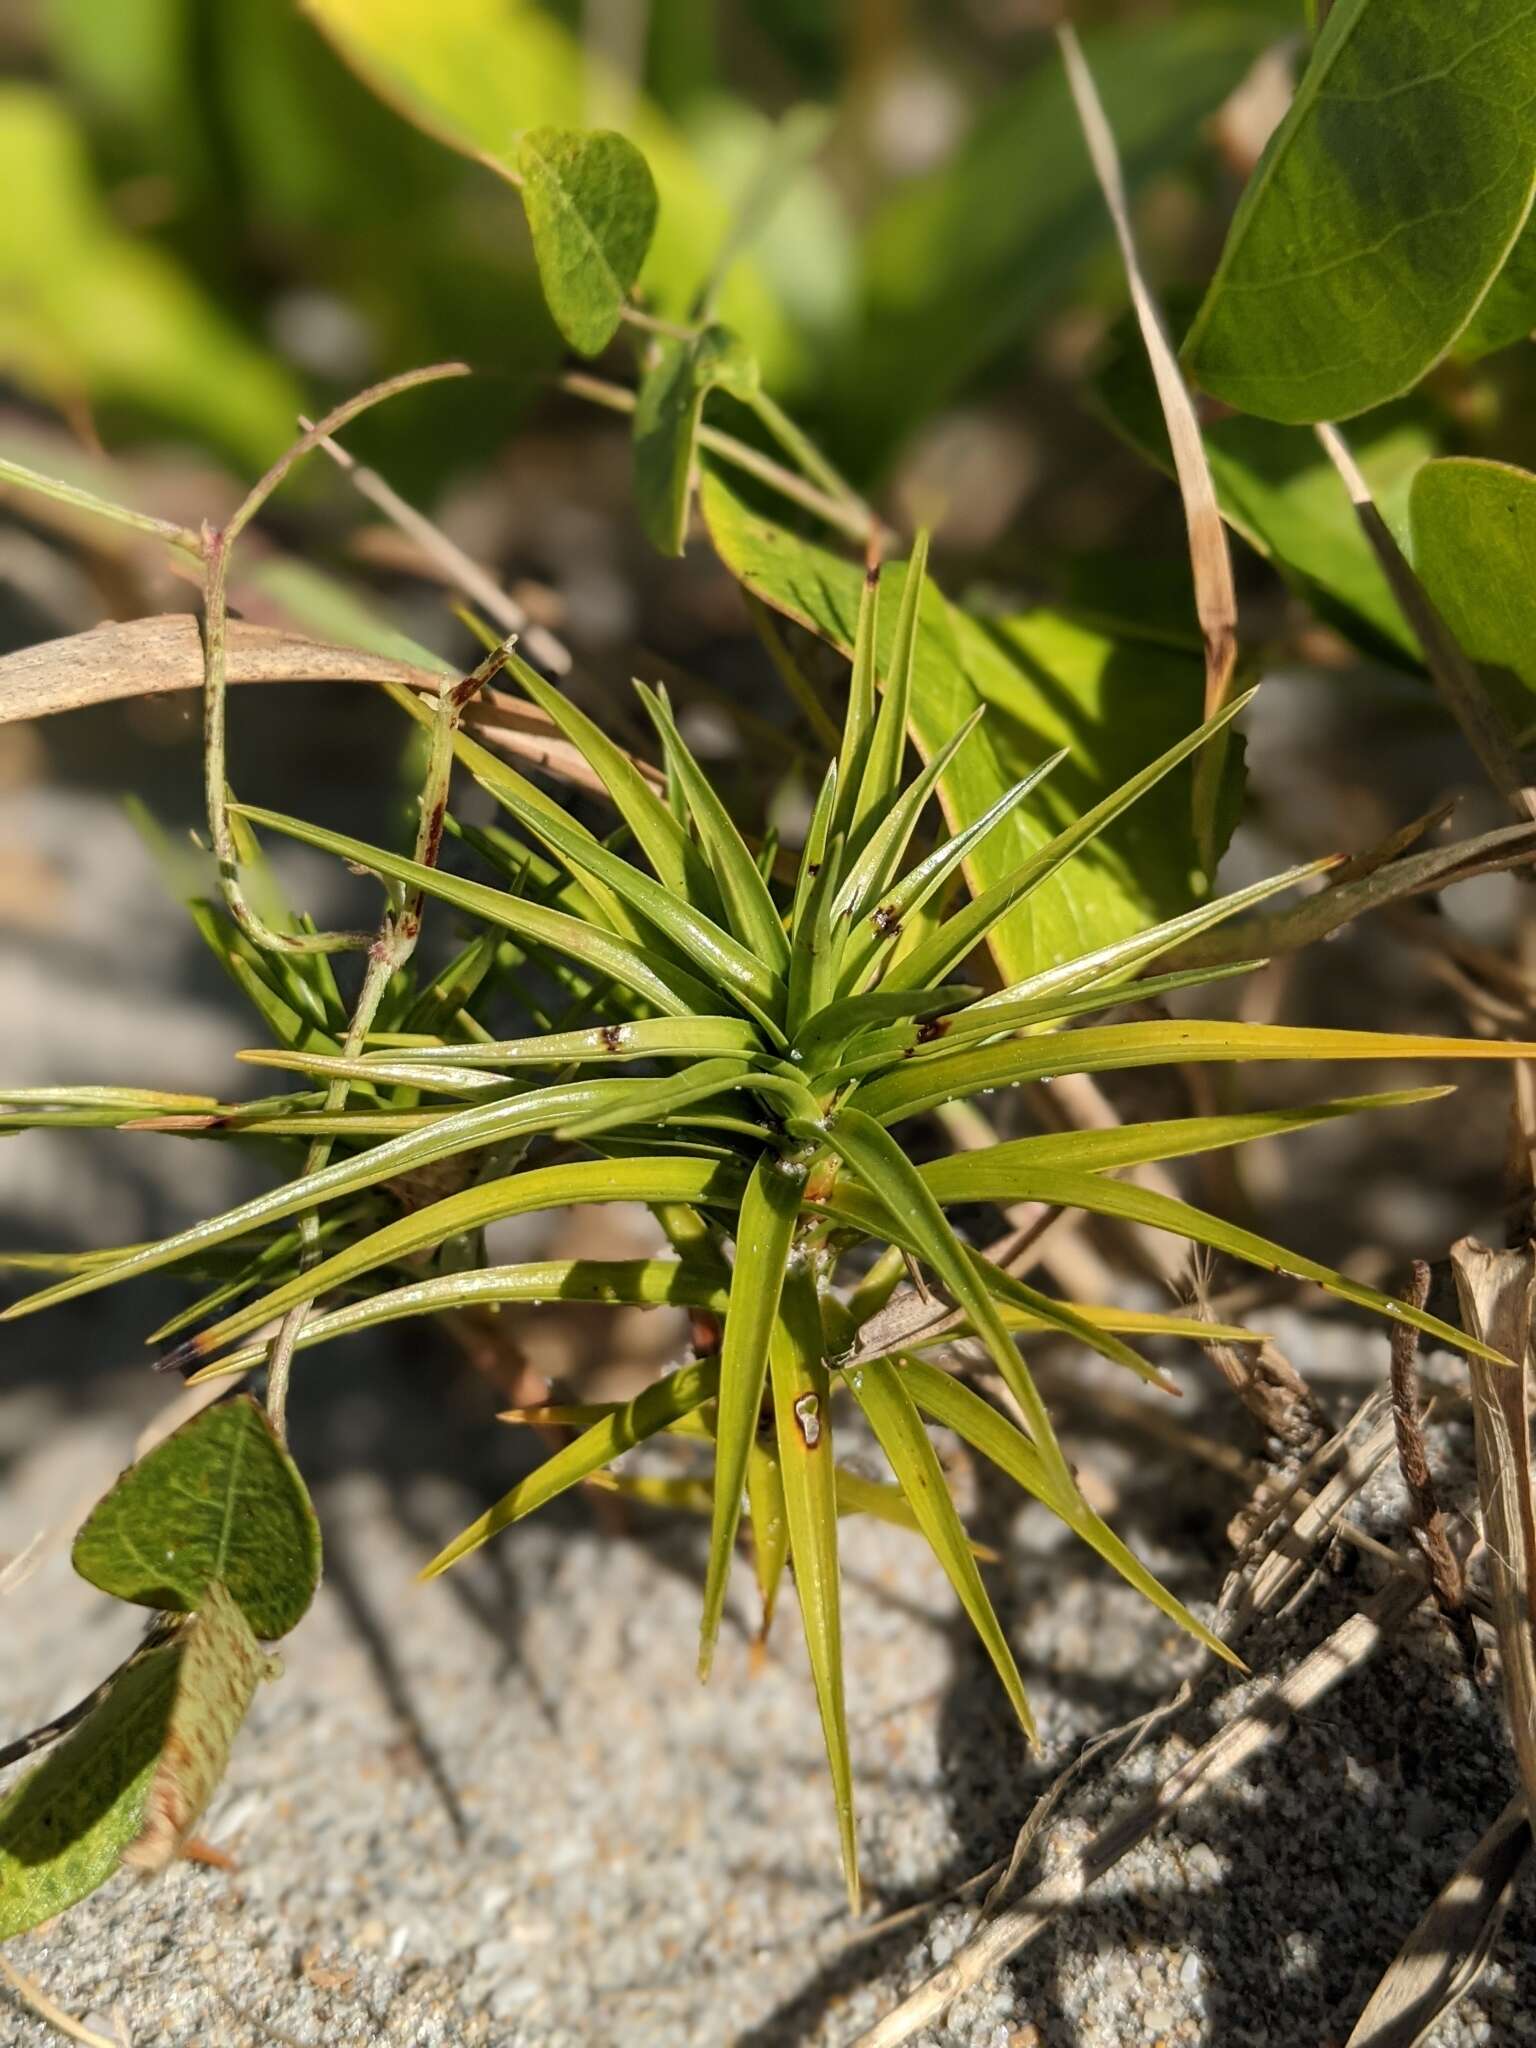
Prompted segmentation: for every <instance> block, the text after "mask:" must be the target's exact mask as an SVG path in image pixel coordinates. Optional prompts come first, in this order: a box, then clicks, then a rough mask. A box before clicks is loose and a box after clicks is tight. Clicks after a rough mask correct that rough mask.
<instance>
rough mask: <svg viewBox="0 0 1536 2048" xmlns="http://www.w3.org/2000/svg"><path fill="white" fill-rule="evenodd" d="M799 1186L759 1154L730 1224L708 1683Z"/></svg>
mask: <svg viewBox="0 0 1536 2048" xmlns="http://www.w3.org/2000/svg"><path fill="white" fill-rule="evenodd" d="M803 1186H804V1181H803V1177H802V1176H801V1175H800V1174H799V1173H797V1172H786V1171H785V1170H784V1168H783V1167H782V1166H781V1165H780V1164H779V1162H778V1160H777V1159H775V1158H774V1157H772V1156H771V1155H770V1154H767V1153H765V1154H764V1155H763V1156H762V1157H761V1158H760V1159H759V1160H758V1162H757V1164H756V1166H754V1167H753V1169H752V1177H751V1179H750V1180H749V1181H748V1182H747V1191H746V1193H745V1195H744V1196H743V1197H742V1203H741V1214H740V1216H739V1217H738V1219H737V1223H736V1263H735V1265H734V1267H733V1268H732V1271H731V1300H730V1306H729V1308H728V1309H727V1310H726V1316H725V1329H724V1331H723V1332H722V1335H721V1340H720V1401H719V1408H718V1413H717V1420H716V1435H717V1447H716V1451H715V1502H714V1519H713V1523H712V1526H711V1529H710V1536H709V1569H708V1572H707V1573H706V1575H705V1580H704V1613H703V1618H702V1620H701V1622H700V1626H699V1676H700V1677H701V1678H707V1677H708V1676H709V1667H710V1662H711V1660H712V1658H713V1657H714V1652H715V1638H716V1637H717V1635H718V1634H719V1632H720V1616H721V1612H722V1611H723V1609H724V1606H725V1591H726V1582H727V1579H728V1578H729V1576H730V1569H731V1556H732V1553H733V1552H734V1550H735V1548H736V1531H737V1527H738V1526H739V1524H740V1521H741V1500H742V1489H743V1487H744V1486H745V1485H746V1480H747V1466H748V1461H749V1458H750V1454H751V1450H752V1446H753V1444H754V1443H755V1442H756V1440H757V1432H758V1427H759V1424H760V1423H761V1421H762V1412H763V1389H764V1387H765V1385H766V1384H767V1380H768V1340H769V1336H770V1334H771V1332H772V1330H773V1327H774V1324H775V1323H776V1321H777V1320H778V1315H779V1300H780V1296H781V1295H782V1293H783V1289H784V1277H785V1274H786V1272H787V1271H788V1268H789V1257H790V1248H791V1246H792V1245H793V1243H794V1238H795V1224H796V1222H797V1220H798V1218H799V1215H800V1196H801V1191H802V1188H803Z"/></svg>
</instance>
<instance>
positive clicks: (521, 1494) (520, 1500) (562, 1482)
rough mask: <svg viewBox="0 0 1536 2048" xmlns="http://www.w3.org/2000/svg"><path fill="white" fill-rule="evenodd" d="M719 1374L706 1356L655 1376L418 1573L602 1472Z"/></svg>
mask: <svg viewBox="0 0 1536 2048" xmlns="http://www.w3.org/2000/svg"><path fill="white" fill-rule="evenodd" d="M719 1379H720V1370H719V1367H718V1366H717V1365H716V1364H715V1363H714V1362H713V1361H710V1362H709V1363H708V1364H706V1365H685V1366H684V1367H682V1369H681V1370H680V1371H678V1372H674V1373H669V1374H668V1375H667V1377H666V1378H665V1379H662V1380H657V1381H656V1382H655V1383H654V1384H653V1385H651V1386H649V1387H647V1388H646V1389H645V1390H644V1392H643V1393H639V1394H637V1395H636V1396H635V1398H634V1400H633V1401H630V1402H629V1403H627V1405H626V1406H625V1407H623V1408H621V1409H618V1410H616V1411H615V1413H613V1414H612V1415H605V1416H604V1417H603V1419H602V1420H601V1421H600V1422H594V1423H593V1425H592V1427H591V1428H590V1429H588V1430H584V1431H583V1433H582V1434H581V1435H580V1436H579V1437H577V1439H576V1441H575V1442H574V1443H571V1444H567V1445H566V1446H565V1447H564V1449H562V1450H559V1451H556V1452H555V1454H554V1456H553V1457H552V1458H546V1459H545V1461H544V1463H543V1464H542V1465H540V1466H539V1467H538V1469H537V1471H534V1472H530V1473H529V1475H528V1477H527V1478H526V1479H522V1480H519V1481H518V1483H517V1485H516V1486H514V1487H513V1488H512V1490H511V1492H510V1493H505V1494H503V1495H502V1497H501V1499H500V1500H499V1501H498V1502H497V1503H496V1505H495V1506H494V1507H493V1508H488V1509H487V1510H486V1512H485V1513H484V1514H483V1515H481V1516H480V1517H479V1518H478V1519H477V1520H475V1521H473V1522H471V1523H470V1525H469V1527H468V1528H467V1529H465V1530H464V1531H463V1532H462V1533H461V1534H460V1535H458V1536H455V1538H454V1539H453V1541H452V1542H451V1543H449V1544H447V1545H445V1547H444V1548H443V1549H442V1550H440V1551H439V1552H438V1554H437V1556H436V1557H434V1558H433V1560H432V1562H431V1563H430V1564H429V1565H426V1566H424V1567H423V1569H422V1572H421V1577H422V1578H424V1579H435V1578H436V1577H437V1576H438V1574H439V1573H440V1572H445V1571H446V1570H447V1569H448V1567H449V1565H451V1564H457V1563H458V1561H459V1559H460V1558H462V1557H468V1556H469V1554H470V1552H471V1551H474V1550H478V1549H479V1548H480V1546H481V1544H482V1543H487V1542H489V1540H490V1539H491V1537H493V1536H495V1535H497V1534H498V1533H499V1532H500V1531H501V1530H503V1529H505V1528H508V1527H509V1526H510V1525H511V1524H512V1523H513V1522H520V1521H521V1520H522V1518H523V1516H524V1515H531V1514H532V1513H533V1511H534V1509H535V1508H541V1507H543V1506H544V1505H545V1503H546V1502H547V1501H551V1500H553V1499H554V1498H555V1497H556V1495H557V1494H561V1493H564V1492H565V1491H566V1489H567V1488H568V1487H572V1486H575V1485H577V1484H579V1483H580V1481H581V1480H583V1479H588V1478H590V1477H591V1476H592V1474H593V1473H594V1472H600V1471H601V1470H602V1469H603V1467H604V1466H605V1465H608V1464H611V1463H612V1461H613V1460H614V1459H615V1458H617V1457H619V1456H620V1455H621V1453H623V1452H624V1451H627V1450H630V1449H632V1448H633V1447H634V1445H636V1444H638V1443H643V1442H644V1441H645V1439H646V1438H647V1437H648V1436H654V1435H655V1434H656V1433H657V1431H658V1430H662V1429H665V1428H666V1427H667V1426H668V1424H669V1423H672V1422H675V1421H676V1420H677V1419H678V1418H679V1417H680V1416H683V1415H687V1414H689V1413H690V1412H691V1411H692V1410H693V1409H695V1408H701V1407H702V1406H703V1405H704V1403H705V1402H706V1401H709V1400H712V1399H713V1398H714V1395H715V1390H716V1388H717V1387H718V1385H719Z"/></svg>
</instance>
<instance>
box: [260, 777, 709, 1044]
mask: <svg viewBox="0 0 1536 2048" xmlns="http://www.w3.org/2000/svg"><path fill="white" fill-rule="evenodd" d="M240 808H241V810H242V813H243V815H244V816H246V817H248V818H252V819H254V820H255V822H256V823H257V824H258V825H265V826H266V827H267V828H268V830H270V831H273V832H284V833H286V834H287V835H288V837H289V838H290V839H297V840H300V841H302V842H303V844H304V845H306V846H316V847H319V849H320V851H321V852H322V853H334V854H336V855H337V856H338V857H339V858H340V859H342V860H346V861H353V862H355V863H356V864H357V865H358V866H360V867H366V868H372V869H373V870H374V871H375V873H377V874H381V875H387V876H388V877H389V878H390V879H391V880H392V881H396V882H404V883H405V884H406V885H407V886H408V887H409V888H413V889H420V890H422V891H423V892H424V893H425V894H426V895H428V896H433V897H437V898H438V899H439V900H440V901H442V902H444V903H451V904H453V905H454V907H455V908H456V909H458V910H463V911H466V912H467V913H468V914H469V915H470V916H471V917H478V918H484V919H485V921H486V922H487V923H488V924H495V925H501V926H503V927H504V928H505V929H506V930H507V931H509V932H513V933H515V934H516V935H517V936H518V937H519V938H527V939H532V940H535V941H536V942H537V943H538V944H540V945H545V946H549V947H551V948H552V949H553V950H554V951H555V952H557V953H564V954H565V955H566V956H567V957H568V958H569V959H573V960H579V961H580V962H581V963H582V965H583V966H584V967H588V968H591V969H592V970H593V971H594V972H595V973H597V974H600V975H604V976H606V977H607V978H608V980H610V981H616V982H618V984H619V985H620V987H621V988H627V989H632V990H633V991H634V993H635V994H636V995H639V996H643V997H644V998H645V1000H646V1001H647V1002H649V1003H652V1004H654V1006H655V1007H656V1008H657V1009H658V1010H663V1011H665V1012H666V1013H667V1014H668V1015H669V1016H673V1017H682V1016H686V1015H688V1014H689V1013H690V1012H693V1013H695V1014H699V1015H703V1014H705V1013H707V1012H709V1011H710V1010H712V1009H713V1008H714V1006H715V999H714V996H713V994H712V993H711V991H710V990H709V989H708V988H707V987H706V986H705V984H704V983H703V982H701V981H697V980H695V979H694V977H693V976H692V975H689V974H687V973H685V972H684V971H683V970H682V969H681V968H679V967H677V966H675V965H674V964H673V963H672V962H671V961H670V960H668V959H666V958H665V956H663V955H661V954H659V953H654V954H653V953H650V952H647V951H644V950H642V949H641V948H639V947H637V946H634V945H631V944H629V943H628V942H627V941H625V940H623V939H620V938H618V937H615V936H613V935H611V934H609V933H607V932H603V931H599V930H597V929H596V928H595V927H594V926H592V925H590V924H587V923H584V922H583V921H582V920H581V919H579V918H575V917H569V916H567V915H566V914H565V912H563V911H559V910H549V909H546V908H545V907H544V905H543V904H540V903H530V902H529V901H527V899H526V898H524V897H520V896H509V895H508V894H507V892H506V891H505V890H503V889H492V888H489V887H487V885H486V884H485V883H484V882H470V881H466V880H465V879H464V878H463V877H462V876H460V875H450V874H446V873H444V871H443V870H442V869H441V868H429V867H423V866H422V865H421V864H420V863H419V862H418V861H414V860H409V859H407V858H406V856H405V855H404V854H397V853H390V852H388V851H387V850H386V849H385V848H384V847H382V846H370V845H369V844H368V843H367V841H366V840H362V839H352V838H349V837H348V836H347V834H346V833H344V832H328V831H326V830H325V829H324V827H323V826H319V825H310V824H306V823H305V822H304V821H303V820H302V819H300V818H287V817H284V816H282V815H281V814H280V813H279V812H276V811H263V810H258V809H256V808H255V807H254V806H251V805H242V806H241V807H240Z"/></svg>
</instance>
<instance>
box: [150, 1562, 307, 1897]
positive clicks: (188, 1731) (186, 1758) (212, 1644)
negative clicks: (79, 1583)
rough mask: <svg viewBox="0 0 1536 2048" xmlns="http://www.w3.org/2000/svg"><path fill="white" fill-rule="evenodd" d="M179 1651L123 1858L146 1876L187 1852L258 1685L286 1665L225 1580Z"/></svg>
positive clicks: (207, 1595)
mask: <svg viewBox="0 0 1536 2048" xmlns="http://www.w3.org/2000/svg"><path fill="white" fill-rule="evenodd" d="M177 1648H178V1652H179V1661H178V1664H177V1669H176V1696H175V1698H174V1700H173V1701H172V1703H171V1713H170V1719H169V1721H168V1722H167V1724H166V1729H165V1735H164V1740H163V1742H162V1746H161V1750H160V1756H159V1759H158V1761H157V1762H156V1765H155V1768H154V1771H153V1772H152V1773H151V1776H150V1780H149V1784H148V1786H147V1788H146V1790H145V1795H144V1806H143V1815H142V1819H141V1821H140V1825H139V1832H138V1833H137V1835H135V1836H134V1838H133V1840H132V1841H131V1842H130V1843H129V1844H128V1846H127V1848H126V1849H124V1851H123V1861H124V1862H125V1863H126V1864H128V1865H130V1866H131V1867H132V1868H133V1869H135V1870H138V1871H142V1872H143V1873H144V1874H145V1875H146V1876H148V1875H151V1874H153V1873H154V1872H156V1871H160V1870H164V1869H165V1868H166V1866H167V1864H169V1863H170V1861H171V1859H172V1858H173V1857H174V1856H176V1855H177V1854H179V1852H180V1850H181V1847H182V1844H183V1843H184V1842H185V1841H186V1840H187V1838H188V1836H189V1835H190V1834H191V1833H192V1830H193V1828H195V1827H196V1825H197V1823H198V1821H199V1820H200V1819H201V1817H202V1814H203V1811H204V1809H205V1808H206V1806H207V1804H208V1802H209V1800H210V1799H211V1798H212V1797H213V1795H214V1793H215V1792H216V1791H217V1790H218V1787H219V1781H220V1779H221V1778H222V1777H223V1775H224V1771H225V1767H226V1766H227V1764H228V1762H229V1753H230V1751H231V1749H233V1747H234V1742H235V1737H236V1736H237V1735H238V1734H239V1732H240V1724H241V1722H242V1721H243V1720H244V1719H245V1716H246V1713H247V1711H248V1710H249V1708H250V1704H251V1701H252V1699H253V1698H254V1697H255V1694H256V1688H257V1686H258V1685H259V1684H260V1683H261V1681H262V1679H264V1678H270V1677H275V1676H276V1675H277V1671H278V1669H279V1666H278V1664H277V1660H276V1659H275V1658H269V1657H267V1656H266V1655H265V1654H264V1652H263V1651H262V1649H261V1646H260V1644H259V1643H258V1642H257V1640H256V1638H255V1636H254V1635H253V1634H252V1633H251V1625H250V1623H249V1622H248V1621H247V1620H246V1618H245V1615H244V1614H243V1613H242V1611H241V1609H240V1605H239V1603H238V1602H237V1601H236V1600H235V1599H234V1597H233V1596H232V1595H231V1594H230V1593H229V1591H228V1590H227V1589H226V1588H225V1587H224V1586H222V1585H220V1583H219V1581H218V1580H217V1579H214V1580H212V1581H211V1582H210V1583H209V1585H208V1586H207V1587H206V1588H205V1589H204V1592H203V1597H202V1600H201V1602H200V1603H199V1606H198V1610H197V1613H196V1615H195V1616H194V1618H193V1619H192V1621H191V1622H190V1623H189V1624H188V1625H187V1627H186V1628H185V1629H183V1630H182V1632H181V1635H180V1636H179V1638H178V1640H177Z"/></svg>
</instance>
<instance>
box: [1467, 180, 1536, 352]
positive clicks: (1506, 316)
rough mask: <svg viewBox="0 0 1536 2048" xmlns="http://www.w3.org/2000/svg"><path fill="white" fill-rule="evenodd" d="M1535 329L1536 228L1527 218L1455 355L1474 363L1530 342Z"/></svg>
mask: <svg viewBox="0 0 1536 2048" xmlns="http://www.w3.org/2000/svg"><path fill="white" fill-rule="evenodd" d="M1533 329H1536V224H1533V219H1532V216H1531V215H1529V214H1527V216H1526V221H1525V226H1524V228H1523V229H1522V230H1521V233H1520V237H1519V240H1518V241H1517V242H1516V243H1515V246H1514V247H1513V249H1511V250H1510V252H1509V256H1508V258H1507V259H1506V261H1505V264H1504V268H1503V269H1502V270H1501V271H1500V272H1499V274H1498V276H1497V277H1496V278H1495V279H1494V281H1493V283H1492V284H1491V285H1490V286H1489V288H1488V293H1487V296H1486V297H1485V298H1484V300H1483V302H1482V304H1481V305H1480V306H1479V307H1478V309H1477V311H1476V312H1475V313H1474V314H1473V315H1472V318H1471V319H1470V320H1469V321H1468V322H1467V324H1466V326H1465V327H1464V328H1463V329H1462V330H1461V333H1460V334H1459V335H1458V336H1457V339H1456V354H1457V355H1458V357H1460V359H1461V360H1462V361H1463V362H1475V361H1476V360H1477V358H1478V357H1479V356H1486V355H1491V354H1492V353H1493V351H1494V350H1495V349H1500V348H1508V347H1509V345H1510V343H1511V342H1515V341H1525V340H1528V339H1529V337H1530V335H1531V332H1532V330H1533Z"/></svg>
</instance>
